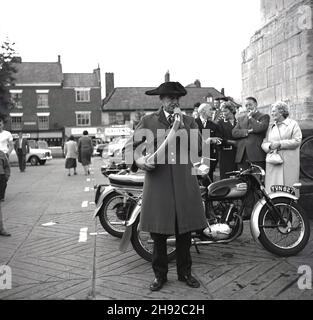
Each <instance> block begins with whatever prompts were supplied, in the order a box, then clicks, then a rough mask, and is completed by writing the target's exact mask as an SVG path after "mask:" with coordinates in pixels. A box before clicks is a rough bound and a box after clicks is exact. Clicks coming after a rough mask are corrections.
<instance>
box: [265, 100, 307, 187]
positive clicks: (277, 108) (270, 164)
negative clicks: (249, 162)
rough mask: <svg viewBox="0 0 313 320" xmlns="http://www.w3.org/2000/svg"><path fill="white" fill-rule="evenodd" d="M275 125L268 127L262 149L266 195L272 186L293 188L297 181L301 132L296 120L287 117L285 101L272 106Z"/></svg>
mask: <svg viewBox="0 0 313 320" xmlns="http://www.w3.org/2000/svg"><path fill="white" fill-rule="evenodd" d="M271 116H272V118H273V120H274V123H273V124H272V125H270V126H269V128H268V131H267V134H266V137H265V139H264V141H263V143H262V149H263V150H264V151H265V152H266V153H267V156H266V176H265V187H266V190H267V191H268V192H270V191H271V186H273V185H284V186H289V187H292V186H293V185H294V184H295V183H296V182H299V174H300V145H301V141H302V132H301V129H300V127H299V125H298V123H297V122H296V121H295V120H292V119H290V118H289V111H288V106H287V104H286V103H285V102H277V103H275V104H273V105H272V110H271Z"/></svg>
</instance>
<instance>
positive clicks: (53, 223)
mask: <svg viewBox="0 0 313 320" xmlns="http://www.w3.org/2000/svg"><path fill="white" fill-rule="evenodd" d="M55 224H57V222H53V221H51V222H47V223H43V224H42V226H43V227H50V226H54V225H55Z"/></svg>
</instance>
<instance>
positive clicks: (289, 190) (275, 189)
mask: <svg viewBox="0 0 313 320" xmlns="http://www.w3.org/2000/svg"><path fill="white" fill-rule="evenodd" d="M271 191H272V192H286V193H290V194H293V195H295V194H296V193H295V189H294V188H292V187H289V186H282V185H275V186H271Z"/></svg>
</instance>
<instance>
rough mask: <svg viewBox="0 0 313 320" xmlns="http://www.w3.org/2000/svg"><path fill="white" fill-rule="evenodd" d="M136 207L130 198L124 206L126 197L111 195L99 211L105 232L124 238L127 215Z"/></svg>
mask: <svg viewBox="0 0 313 320" xmlns="http://www.w3.org/2000/svg"><path fill="white" fill-rule="evenodd" d="M135 205H136V202H135V200H133V199H131V198H128V199H127V202H126V203H125V204H124V197H123V196H122V195H121V194H119V193H116V192H113V193H111V194H110V195H109V196H108V197H107V198H106V199H105V201H104V202H103V204H102V207H101V209H100V211H99V220H100V223H101V225H102V227H103V228H104V230H106V231H107V232H108V233H109V234H111V235H112V236H114V237H117V238H122V236H123V233H124V231H125V220H126V217H127V214H128V213H129V212H130V210H132V209H133V208H134V206H135Z"/></svg>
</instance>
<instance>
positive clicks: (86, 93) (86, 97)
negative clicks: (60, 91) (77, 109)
mask: <svg viewBox="0 0 313 320" xmlns="http://www.w3.org/2000/svg"><path fill="white" fill-rule="evenodd" d="M75 92H76V102H89V101H90V89H76V90H75Z"/></svg>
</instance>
